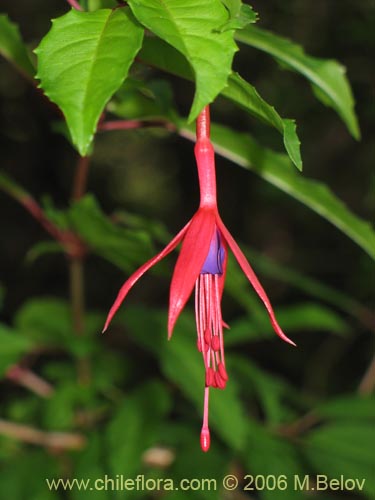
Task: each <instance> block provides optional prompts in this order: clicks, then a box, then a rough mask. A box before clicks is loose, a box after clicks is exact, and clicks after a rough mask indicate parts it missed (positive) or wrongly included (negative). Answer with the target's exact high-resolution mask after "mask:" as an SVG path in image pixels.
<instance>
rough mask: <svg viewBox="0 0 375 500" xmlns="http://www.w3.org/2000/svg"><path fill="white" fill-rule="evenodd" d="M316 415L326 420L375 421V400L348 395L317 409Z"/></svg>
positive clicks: (369, 397) (332, 400)
mask: <svg viewBox="0 0 375 500" xmlns="http://www.w3.org/2000/svg"><path fill="white" fill-rule="evenodd" d="M316 413H317V414H318V415H321V416H322V417H324V418H328V419H337V420H339V419H340V420H350V421H352V420H353V419H365V420H374V419H375V399H374V398H373V397H371V396H368V397H359V396H354V395H351V394H348V395H347V396H342V397H340V398H337V399H331V400H329V401H327V402H325V403H323V404H321V405H319V406H318V407H317V408H316Z"/></svg>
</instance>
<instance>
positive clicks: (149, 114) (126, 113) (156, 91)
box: [108, 78, 177, 122]
mask: <svg viewBox="0 0 375 500" xmlns="http://www.w3.org/2000/svg"><path fill="white" fill-rule="evenodd" d="M108 111H110V112H111V113H114V114H116V115H117V116H121V117H122V118H126V119H127V120H134V119H141V120H158V119H160V120H166V119H168V120H170V121H172V122H174V121H175V117H176V116H177V113H176V111H175V110H174V108H173V94H172V88H171V86H170V84H169V82H166V81H164V80H153V81H151V82H147V83H145V82H142V81H137V80H134V79H130V78H128V79H127V80H126V82H125V83H124V84H123V85H122V87H121V88H120V90H119V91H118V92H116V94H115V96H114V99H112V100H111V102H110V103H108Z"/></svg>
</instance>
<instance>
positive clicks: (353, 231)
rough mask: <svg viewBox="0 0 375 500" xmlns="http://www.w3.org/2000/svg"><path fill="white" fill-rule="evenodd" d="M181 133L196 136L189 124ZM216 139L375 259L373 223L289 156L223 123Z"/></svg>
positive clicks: (223, 151)
mask: <svg viewBox="0 0 375 500" xmlns="http://www.w3.org/2000/svg"><path fill="white" fill-rule="evenodd" d="M181 134H182V135H183V136H184V137H186V138H188V139H193V132H192V131H191V130H190V129H189V128H187V127H184V128H183V129H182V131H181ZM212 139H213V142H214V145H215V149H216V152H217V153H218V154H220V155H221V156H224V157H225V158H228V159H229V160H232V161H233V162H234V163H237V164H238V165H241V166H242V167H244V168H246V169H248V170H252V171H253V172H255V173H256V174H258V175H259V176H260V177H262V178H263V179H265V180H267V181H268V182H270V183H271V184H273V185H274V186H276V187H278V188H279V189H281V190H282V191H285V192H286V193H287V194H289V195H291V196H293V197H294V198H296V199H297V200H299V201H301V202H302V203H304V204H305V205H307V206H308V207H309V208H311V209H312V210H314V211H315V212H317V213H318V214H320V215H321V216H322V217H324V218H325V219H327V220H328V221H330V222H331V223H332V224H334V225H335V226H336V227H337V228H338V229H340V230H341V231H342V232H343V233H344V234H346V235H347V236H348V237H349V238H351V239H352V240H353V241H355V242H356V243H357V244H358V245H359V246H360V247H361V248H362V249H363V250H365V252H367V253H368V254H369V255H370V257H372V258H375V232H374V230H373V228H372V227H371V224H369V223H368V222H366V221H364V220H362V219H360V218H359V217H358V216H357V215H354V214H353V213H352V212H351V211H350V210H349V208H347V207H346V206H345V205H344V203H343V202H342V201H341V200H339V198H337V197H336V196H335V195H334V194H333V192H332V191H331V190H330V189H329V188H328V187H327V186H326V185H324V184H323V183H320V182H318V181H315V180H312V179H307V178H306V177H302V176H301V175H300V174H298V173H297V172H295V171H294V169H292V168H291V165H290V162H289V160H288V158H287V157H286V156H285V155H283V154H280V153H275V152H274V151H271V150H269V149H265V148H262V147H260V146H259V145H258V144H257V143H256V142H255V141H254V140H253V139H252V138H251V137H250V136H249V135H248V134H241V133H238V132H235V131H234V130H230V129H228V128H226V127H222V126H220V125H214V126H212Z"/></svg>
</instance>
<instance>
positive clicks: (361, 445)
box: [304, 421, 375, 499]
mask: <svg viewBox="0 0 375 500" xmlns="http://www.w3.org/2000/svg"><path fill="white" fill-rule="evenodd" d="M374 449H375V427H374V426H373V425H372V424H370V423H364V422H363V421H360V422H354V421H352V422H347V423H343V422H340V423H338V422H337V423H334V422H333V423H330V424H327V425H324V426H322V427H319V428H318V429H315V430H313V431H311V432H310V433H309V434H308V436H307V437H306V439H305V442H304V452H305V454H306V457H307V458H308V460H309V461H310V462H311V463H312V464H313V466H314V468H315V470H316V471H317V473H319V474H325V475H327V476H328V477H331V478H338V477H340V476H341V475H344V476H345V477H347V478H355V479H359V480H361V479H365V482H364V487H363V492H364V493H365V494H366V496H367V498H371V499H373V498H375V476H374Z"/></svg>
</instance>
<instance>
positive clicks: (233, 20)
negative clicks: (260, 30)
mask: <svg viewBox="0 0 375 500" xmlns="http://www.w3.org/2000/svg"><path fill="white" fill-rule="evenodd" d="M222 1H223V3H224V5H225V6H226V8H227V9H228V11H229V16H230V17H229V19H228V21H227V22H226V23H225V24H224V25H223V26H221V27H220V31H227V30H231V29H242V28H244V27H245V26H247V25H248V24H252V23H256V22H257V20H258V14H257V13H256V12H255V11H254V10H253V8H252V7H250V5H246V4H243V3H242V2H241V1H240V0H222Z"/></svg>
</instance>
